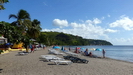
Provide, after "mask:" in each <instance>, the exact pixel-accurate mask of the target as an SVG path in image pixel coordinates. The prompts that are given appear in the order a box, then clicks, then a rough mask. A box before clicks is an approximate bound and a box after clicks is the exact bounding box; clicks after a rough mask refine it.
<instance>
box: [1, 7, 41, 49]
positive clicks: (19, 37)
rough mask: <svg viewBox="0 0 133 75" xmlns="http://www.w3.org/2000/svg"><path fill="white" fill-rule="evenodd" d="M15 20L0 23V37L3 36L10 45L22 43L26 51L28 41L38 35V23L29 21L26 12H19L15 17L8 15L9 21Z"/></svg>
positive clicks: (28, 15)
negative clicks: (11, 20) (10, 21)
mask: <svg viewBox="0 0 133 75" xmlns="http://www.w3.org/2000/svg"><path fill="white" fill-rule="evenodd" d="M11 18H15V19H16V20H15V21H13V22H12V23H8V22H4V21H2V22H0V35H4V37H5V38H7V39H8V42H10V43H20V42H23V43H24V47H25V48H26V50H27V51H28V45H29V44H30V43H31V41H30V39H36V38H38V37H39V35H40V31H41V27H40V21H38V20H37V19H34V20H33V21H31V19H30V14H29V13H28V12H27V11H26V10H22V9H21V10H20V11H19V12H18V13H17V15H15V14H11V15H9V19H11Z"/></svg>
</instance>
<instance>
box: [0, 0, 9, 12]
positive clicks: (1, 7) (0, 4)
mask: <svg viewBox="0 0 133 75" xmlns="http://www.w3.org/2000/svg"><path fill="white" fill-rule="evenodd" d="M7 2H9V1H8V0H0V10H4V9H5V8H4V3H7Z"/></svg>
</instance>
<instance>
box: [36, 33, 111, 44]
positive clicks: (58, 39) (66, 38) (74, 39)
mask: <svg viewBox="0 0 133 75" xmlns="http://www.w3.org/2000/svg"><path fill="white" fill-rule="evenodd" d="M36 40H38V42H39V43H43V44H46V45H112V44H111V43H110V42H108V41H106V40H97V39H84V38H82V37H80V36H75V35H71V34H66V33H62V32H52V31H51V32H41V34H40V36H39V37H38V38H37V39H36Z"/></svg>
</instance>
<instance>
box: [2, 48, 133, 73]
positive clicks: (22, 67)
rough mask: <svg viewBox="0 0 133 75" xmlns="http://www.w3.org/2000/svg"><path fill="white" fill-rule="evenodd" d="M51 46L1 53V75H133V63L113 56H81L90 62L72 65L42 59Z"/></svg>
mask: <svg viewBox="0 0 133 75" xmlns="http://www.w3.org/2000/svg"><path fill="white" fill-rule="evenodd" d="M49 48H51V47H47V48H46V49H45V50H44V49H40V50H37V51H35V52H34V53H29V54H28V55H24V56H16V54H17V53H18V52H19V51H13V52H11V53H7V54H2V55H0V60H2V61H0V72H1V73H0V75H133V63H130V62H126V61H121V60H115V59H111V58H91V57H86V56H80V58H83V59H87V60H89V62H88V64H83V63H72V64H71V65H55V64H54V63H52V62H44V61H40V59H39V57H40V56H41V55H47V54H48V49H49ZM57 56H60V57H62V56H61V55H57Z"/></svg>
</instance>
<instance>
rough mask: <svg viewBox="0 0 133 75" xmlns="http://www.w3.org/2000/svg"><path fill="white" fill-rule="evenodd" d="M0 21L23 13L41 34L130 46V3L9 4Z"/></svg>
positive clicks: (56, 0)
mask: <svg viewBox="0 0 133 75" xmlns="http://www.w3.org/2000/svg"><path fill="white" fill-rule="evenodd" d="M9 1H10V2H9V3H6V4H4V6H5V8H6V9H5V10H1V11H0V21H5V22H9V23H11V22H13V21H15V20H16V19H13V18H12V19H9V15H10V14H16V15H17V13H18V12H19V10H21V9H23V10H26V11H27V12H28V13H29V14H30V17H31V20H33V19H37V20H39V21H40V22H41V28H42V31H56V32H64V33H67V34H72V35H78V36H81V37H83V38H85V39H98V40H106V41H109V42H110V43H112V44H113V45H133V0H9Z"/></svg>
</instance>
